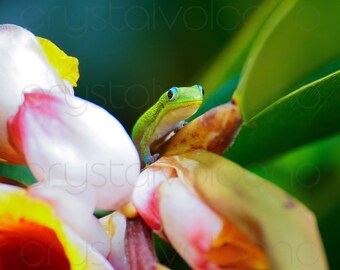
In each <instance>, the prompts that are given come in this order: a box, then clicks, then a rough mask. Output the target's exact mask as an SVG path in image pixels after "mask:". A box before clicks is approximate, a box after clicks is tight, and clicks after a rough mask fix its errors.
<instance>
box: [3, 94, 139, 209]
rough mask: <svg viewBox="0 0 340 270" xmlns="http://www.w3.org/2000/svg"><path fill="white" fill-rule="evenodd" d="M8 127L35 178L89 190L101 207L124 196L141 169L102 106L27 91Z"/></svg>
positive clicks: (119, 203) (78, 190)
mask: <svg viewBox="0 0 340 270" xmlns="http://www.w3.org/2000/svg"><path fill="white" fill-rule="evenodd" d="M9 127H10V130H9V131H10V134H11V138H12V139H13V140H14V141H15V142H16V144H17V147H18V148H21V149H22V151H23V152H24V154H25V157H26V160H27V163H28V165H29V167H30V169H31V170H32V172H33V174H34V176H35V177H36V178H37V179H38V180H39V181H42V182H45V183H48V185H52V186H53V185H58V186H60V185H61V186H64V187H67V191H68V192H70V193H72V194H80V193H83V192H86V193H88V194H90V193H91V192H92V193H93V194H94V196H95V198H96V207H98V208H102V209H110V210H112V209H116V208H118V207H120V206H122V205H123V204H125V203H126V202H128V201H129V199H130V196H131V193H132V190H133V187H134V185H135V182H136V181H137V176H138V174H139V170H140V162H139V158H138V154H137V150H136V149H135V147H134V145H133V143H132V141H131V140H130V138H129V136H128V135H127V133H126V131H125V130H124V128H123V127H122V125H121V124H120V123H119V122H118V121H117V120H116V119H115V118H114V117H113V116H112V115H110V114H109V113H108V112H107V111H105V110H104V109H103V108H101V107H98V106H96V105H94V104H92V103H90V102H87V101H85V100H83V99H81V98H77V97H74V96H69V95H65V96H62V97H57V96H55V95H54V96H52V95H48V94H45V93H26V94H25V102H24V103H23V105H22V106H21V107H20V109H19V111H18V113H17V114H16V116H15V117H14V118H13V119H12V120H10V121H9Z"/></svg>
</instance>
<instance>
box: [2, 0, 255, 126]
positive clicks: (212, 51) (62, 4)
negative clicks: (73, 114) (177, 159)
mask: <svg viewBox="0 0 340 270" xmlns="http://www.w3.org/2000/svg"><path fill="white" fill-rule="evenodd" d="M259 3H260V1H255V0H253V1H227V5H226V3H225V1H178V0H176V1H155V0H153V1H123V0H120V1H107V0H99V1H43V0H41V1H1V2H0V20H1V21H0V22H1V23H14V24H18V25H21V26H23V27H25V28H27V29H29V30H31V31H32V32H33V33H34V34H36V35H38V36H42V37H46V38H48V39H50V40H52V41H53V42H54V43H55V44H57V45H58V46H59V47H61V48H62V49H63V50H64V51H65V52H66V53H67V54H69V55H72V56H76V57H77V58H78V59H79V61H80V76H81V77H80V81H79V85H78V87H77V89H76V95H78V96H81V97H84V98H87V99H89V100H91V101H93V102H95V103H97V104H99V105H101V106H103V107H105V108H106V109H107V110H109V111H110V112H112V113H113V114H114V115H115V116H116V117H117V118H118V119H119V120H121V122H122V123H123V125H124V126H125V127H126V129H127V130H131V128H132V125H133V124H134V122H135V120H136V119H137V118H138V116H139V115H140V114H141V113H143V112H144V111H145V110H146V109H147V108H148V107H149V106H151V105H152V104H153V103H154V102H155V101H156V100H157V99H158V97H159V96H160V94H161V93H162V92H163V91H165V90H167V89H168V88H170V87H171V86H184V85H192V84H195V83H199V78H197V77H196V75H197V74H198V73H199V72H203V71H204V69H205V68H206V67H207V65H208V63H210V62H211V61H212V60H213V59H214V58H215V57H216V56H217V55H218V53H219V51H220V50H221V49H222V48H223V47H224V46H225V44H226V43H228V41H230V39H231V38H232V36H233V35H234V34H235V33H236V32H237V31H238V30H239V28H241V27H242V26H243V25H244V24H246V23H247V18H248V17H249V16H250V15H251V14H252V13H253V12H254V11H255V10H256V9H257V8H258V6H259ZM127 112H128V113H127Z"/></svg>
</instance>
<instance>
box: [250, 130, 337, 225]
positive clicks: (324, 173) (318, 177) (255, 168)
mask: <svg viewBox="0 0 340 270" xmlns="http://www.w3.org/2000/svg"><path fill="white" fill-rule="evenodd" d="M339 160H340V134H338V135H336V136H333V137H328V138H327V139H324V140H320V141H316V142H314V143H312V144H308V145H306V146H304V147H300V148H298V149H294V150H293V151H290V152H289V153H287V154H285V155H280V156H279V157H278V158H276V159H274V160H271V161H269V162H265V163H257V164H253V165H250V166H248V167H247V169H249V170H251V171H252V172H254V173H256V174H257V175H259V176H261V177H263V178H266V179H267V180H270V181H271V182H272V183H274V184H276V185H278V186H280V187H281V188H283V189H284V190H285V191H287V192H288V193H290V194H291V195H292V196H294V197H296V198H298V199H299V200H301V201H303V202H304V203H305V204H306V205H307V206H308V207H309V208H310V209H311V210H313V212H314V213H315V214H316V215H317V217H318V220H319V221H322V220H324V219H325V218H327V216H328V215H329V214H330V213H332V212H333V211H335V210H336V209H337V208H338V207H339V206H340V201H339V197H340V181H339V179H340V170H339Z"/></svg>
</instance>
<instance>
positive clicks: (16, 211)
mask: <svg viewBox="0 0 340 270" xmlns="http://www.w3.org/2000/svg"><path fill="white" fill-rule="evenodd" d="M71 235H73V236H74V238H73V239H72V240H71ZM75 242H76V243H75ZM81 243H82V241H81V240H80V239H78V238H77V237H76V235H75V234H74V233H71V231H70V230H69V229H68V228H67V227H66V226H65V225H64V224H63V223H62V222H61V221H60V220H59V219H58V218H57V217H56V216H55V215H54V212H53V209H52V208H51V206H50V205H48V204H47V203H45V202H43V201H40V200H36V199H33V198H31V197H29V196H28V195H27V193H26V191H24V190H20V189H19V190H11V191H9V190H7V191H6V190H2V191H1V194H0V268H1V269H23V270H24V269H33V267H34V269H47V268H48V269H52V268H53V269H65V270H67V269H70V270H80V269H82V270H84V269H112V268H111V267H108V268H99V267H98V268H92V267H91V264H90V263H89V257H91V258H93V255H91V254H90V253H91V252H89V250H88V247H87V246H86V245H83V246H85V249H84V250H81V249H80V247H79V244H81ZM98 258H99V259H100V256H99V257H98ZM98 258H97V263H98V260H99V259H98ZM101 260H102V261H101V263H102V265H101V266H104V265H105V263H103V261H104V260H103V258H102V257H101ZM92 262H93V260H92Z"/></svg>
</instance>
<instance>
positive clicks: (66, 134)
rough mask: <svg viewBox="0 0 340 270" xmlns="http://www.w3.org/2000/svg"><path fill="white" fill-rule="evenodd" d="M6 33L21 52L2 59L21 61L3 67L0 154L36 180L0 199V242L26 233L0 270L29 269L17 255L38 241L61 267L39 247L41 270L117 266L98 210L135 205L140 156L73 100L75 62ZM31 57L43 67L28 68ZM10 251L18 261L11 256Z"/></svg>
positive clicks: (108, 122)
mask: <svg viewBox="0 0 340 270" xmlns="http://www.w3.org/2000/svg"><path fill="white" fill-rule="evenodd" d="M1 31H2V32H1ZM1 31H0V39H1V38H2V39H3V41H6V42H7V43H15V45H16V47H15V50H13V51H11V47H10V46H7V47H6V46H2V47H0V53H1V54H4V55H7V54H8V55H10V57H9V58H5V61H7V62H10V60H15V61H12V62H11V65H10V66H9V67H5V66H3V67H2V68H3V70H4V72H5V74H8V77H7V78H2V79H3V80H2V81H3V85H4V86H8V87H4V89H3V90H2V91H1V94H2V95H4V96H5V95H6V94H8V93H9V94H8V97H7V98H6V99H3V98H2V99H1V102H3V103H4V104H6V106H7V105H8V104H9V105H8V106H7V107H6V106H5V110H4V112H3V114H2V115H0V122H1V125H0V135H1V136H0V137H1V140H3V141H4V148H1V149H4V150H3V151H2V150H1V149H0V155H1V157H2V159H3V160H4V161H6V162H12V163H22V164H26V165H28V166H29V168H30V170H31V171H32V173H33V175H34V176H35V178H36V179H37V180H38V183H37V184H35V185H33V186H30V187H28V188H27V190H20V194H21V195H20V196H19V195H17V194H16V193H15V194H14V193H13V194H12V193H10V194H9V193H6V194H5V193H2V194H1V195H0V197H1V198H2V199H3V200H4V201H2V202H3V204H2V205H1V206H0V211H1V210H2V212H0V215H1V214H3V215H2V216H1V219H2V221H0V224H2V227H1V228H2V232H3V233H0V235H1V236H3V238H2V240H3V241H2V240H1V241H0V242H2V243H6V242H8V239H10V238H11V237H12V234H13V232H14V231H17V232H19V233H22V234H23V236H24V237H23V240H22V241H21V242H20V241H19V242H13V244H14V245H13V246H12V248H11V249H9V250H7V249H6V247H5V246H3V250H4V253H3V254H5V255H6V256H3V257H1V261H0V266H1V263H2V264H3V265H6V266H8V267H7V269H16V268H17V269H30V268H29V267H31V266H32V263H31V264H29V265H26V262H25V258H21V257H18V256H20V252H22V249H21V248H20V245H21V244H26V243H28V245H30V243H31V242H32V241H37V242H38V243H42V247H43V249H44V250H49V249H50V246H49V245H50V244H51V245H52V246H51V248H54V246H56V248H55V249H51V252H52V253H53V254H52V255H53V256H54V255H55V256H56V258H55V262H54V261H53V262H50V261H48V255H49V254H47V255H46V254H39V250H37V249H34V248H32V249H30V250H29V251H28V253H27V256H28V257H29V258H32V259H36V258H37V259H40V258H41V260H40V261H38V262H36V263H37V265H34V266H36V267H38V268H40V269H41V268H43V269H45V268H46V267H49V266H51V267H54V268H56V269H113V268H112V266H111V265H110V264H109V262H108V261H107V260H106V257H107V256H109V257H110V256H111V255H110V254H112V252H110V250H111V242H110V238H109V235H108V234H107V233H106V232H105V230H104V227H103V226H102V225H101V224H100V223H99V220H98V219H97V218H95V217H94V216H93V212H94V209H95V208H101V209H108V210H114V209H116V208H118V207H120V206H122V205H124V204H125V203H126V202H128V201H129V200H130V196H131V193H132V190H133V187H134V184H135V182H136V180H137V176H138V174H139V170H140V161H139V158H138V154H137V151H136V149H135V147H134V145H133V143H132V141H131V139H130V138H129V136H128V135H127V133H126V131H125V129H124V128H123V127H122V125H121V124H120V123H119V122H118V121H117V120H116V119H115V118H114V117H113V116H112V115H110V114H109V113H108V112H107V111H105V110H104V109H103V108H100V107H98V106H96V105H94V104H92V103H90V102H87V101H85V100H83V99H81V98H78V97H75V96H73V88H72V85H73V86H75V85H76V81H77V79H78V77H79V74H78V61H77V60H76V59H75V58H72V57H68V56H67V55H66V54H65V53H63V52H62V51H60V50H59V49H58V48H57V47H56V46H55V45H54V44H53V43H51V42H50V41H47V40H44V39H42V38H39V39H37V38H36V37H34V36H33V35H32V34H31V33H30V32H28V31H26V30H24V29H22V28H20V27H17V26H13V25H2V26H1ZM38 41H39V42H40V43H39V42H38ZM6 53H7V54H6ZM20 56H21V57H20ZM28 60H32V63H34V64H37V65H38V66H37V67H35V66H34V68H33V69H32V70H29V69H28V63H27V61H28ZM20 65H22V66H23V67H26V70H25V69H23V68H22V67H21V66H20ZM39 65H40V66H41V68H39ZM16 69H17V70H18V71H17V74H16V75H17V77H14V73H13V74H12V72H13V70H14V72H16ZM25 72H27V74H26V73H25ZM29 72H31V73H32V74H31V76H29V77H27V78H26V77H25V76H28V75H29V74H30V73H29ZM21 77H22V78H23V79H22V80H21ZM25 79H26V80H25ZM9 86H11V87H12V88H10V87H9ZM5 148H6V149H10V151H7V150H6V149H5ZM6 151H7V152H6ZM6 192H7V191H6ZM18 192H19V191H18ZM7 194H9V195H8V196H7ZM6 198H7V200H6ZM1 207H2V208H1ZM20 207H21V208H20ZM20 210H22V211H21V212H20ZM30 211H32V212H30ZM12 216H13V217H12ZM22 220H24V221H26V220H27V221H28V225H27V226H26V223H24V224H23V223H22ZM1 222H2V223H1ZM35 230H37V232H41V234H37V233H35ZM45 231H46V233H45ZM69 234H70V235H71V236H69ZM88 249H91V250H90V251H88ZM5 250H6V251H5ZM92 250H93V251H92ZM11 251H12V252H13V254H14V256H13V257H7V255H8V254H9V253H10V252H11ZM87 253H89V254H87ZM45 255H46V256H45ZM52 255H51V256H52ZM87 255H88V256H89V258H87V257H86V256H87ZM0 256H1V255H0ZM39 256H40V257H39ZM10 258H13V260H11V259H10ZM53 259H54V257H53ZM38 263H39V265H38ZM58 263H60V264H58Z"/></svg>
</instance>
